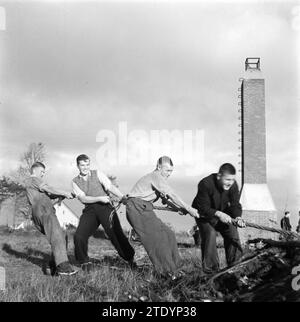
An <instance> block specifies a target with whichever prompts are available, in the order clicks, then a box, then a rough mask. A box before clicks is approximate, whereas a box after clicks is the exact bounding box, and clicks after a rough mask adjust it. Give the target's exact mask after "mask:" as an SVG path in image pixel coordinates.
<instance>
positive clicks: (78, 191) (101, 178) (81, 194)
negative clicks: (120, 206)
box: [72, 170, 112, 198]
mask: <svg viewBox="0 0 300 322" xmlns="http://www.w3.org/2000/svg"><path fill="white" fill-rule="evenodd" d="M90 175H91V171H90V172H89V173H88V174H87V175H86V176H82V175H80V174H79V176H80V177H81V178H83V179H84V180H86V179H85V178H87V177H89V176H90ZM97 176H98V179H99V181H100V183H101V184H102V185H103V187H104V189H105V190H107V191H110V190H111V186H112V183H111V181H110V179H109V178H108V177H107V175H106V174H104V173H103V172H101V171H99V170H97ZM72 190H73V193H74V194H75V196H76V197H77V198H78V197H84V196H85V195H86V194H85V192H84V191H82V190H81V189H80V188H79V187H78V185H77V184H76V183H75V182H74V181H72Z"/></svg>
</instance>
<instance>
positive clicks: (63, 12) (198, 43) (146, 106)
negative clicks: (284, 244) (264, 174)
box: [0, 1, 300, 227]
mask: <svg viewBox="0 0 300 322" xmlns="http://www.w3.org/2000/svg"><path fill="white" fill-rule="evenodd" d="M0 5H1V6H2V7H4V8H5V11H6V29H5V30H2V31H0V48H1V51H0V67H1V69H0V70H1V72H0V86H1V92H0V97H1V100H0V101H1V105H0V113H1V114H0V118H1V119H0V122H1V124H0V135H1V143H0V171H1V174H3V173H6V172H8V171H10V170H12V169H14V168H15V167H16V166H17V165H18V160H19V156H20V154H21V153H22V152H23V151H24V150H25V149H26V147H27V146H28V145H29V143H31V142H43V143H44V144H45V145H46V147H47V165H48V167H49V171H48V175H47V179H48V181H49V182H52V183H57V184H59V185H60V186H63V187H69V186H70V180H71V179H72V176H74V175H75V174H76V166H75V162H74V159H75V157H76V156H77V155H78V154H80V153H87V154H89V155H90V156H91V158H92V161H93V164H94V166H95V165H96V163H97V162H96V161H97V158H96V156H97V151H99V148H100V147H101V144H100V143H99V142H96V137H97V133H98V132H99V131H100V130H110V131H114V133H116V134H118V124H119V122H127V126H128V132H130V131H133V130H137V129H141V130H144V131H146V133H150V131H151V130H163V129H165V130H174V129H177V130H179V131H181V132H183V131H184V130H191V131H196V130H199V131H201V133H202V134H203V137H204V145H203V149H204V161H203V162H204V163H203V167H202V171H201V173H200V174H197V175H195V176H188V175H187V173H186V171H185V165H184V164H182V165H179V166H178V167H175V171H174V175H173V177H172V178H171V179H170V180H171V184H172V185H173V186H174V188H175V189H176V190H177V191H178V192H179V193H181V194H182V196H183V198H184V199H186V200H187V201H188V202H191V201H192V199H193V197H194V195H195V193H196V185H197V182H198V181H199V180H200V179H201V178H202V177H203V176H205V175H207V174H209V173H211V172H214V171H216V170H217V168H218V167H219V165H220V164H221V163H224V162H232V163H233V164H234V165H235V166H236V167H237V168H238V167H239V165H238V161H239V157H238V154H239V150H238V146H239V142H238V139H239V137H238V131H239V128H238V123H239V121H238V116H239V115H238V105H237V103H238V87H239V85H240V82H239V78H240V77H242V76H243V75H244V61H245V58H246V57H251V56H252V57H253V56H254V57H261V69H262V72H263V77H264V78H265V82H266V83H265V84H266V89H265V90H266V126H267V170H268V180H269V184H270V189H271V192H272V194H273V198H274V201H275V204H276V206H277V208H278V209H279V210H280V211H282V210H283V208H284V207H285V203H286V200H287V201H288V208H289V209H290V210H291V211H292V212H293V213H294V218H293V221H294V222H295V220H296V215H295V212H296V211H298V209H300V202H299V198H300V189H299V185H298V181H299V177H298V176H297V174H298V172H297V170H298V169H297V165H298V164H299V155H298V154H297V151H298V150H299V149H298V147H299V146H298V144H297V135H298V128H299V120H298V107H299V106H298V105H299V91H298V88H297V86H298V87H299V84H298V83H297V79H298V76H299V73H298V67H299V64H298V61H297V56H299V50H298V49H297V38H299V33H300V30H299V29H300V24H297V22H299V21H298V20H297V19H298V16H297V13H298V11H299V16H300V10H298V9H299V7H298V6H297V2H287V1H284V2H283V1H282V2H278V1H277V2H264V3H258V2H253V1H252V2H250V3H245V2H241V1H239V2H232V3H229V2H223V3H217V2H213V1H209V2H207V3H206V2H195V1H194V2H191V3H186V2H178V3H174V2H171V1H165V2H160V1H156V2H125V1H121V2H100V1H98V2H89V3H79V2H75V3H72V2H70V1H65V2H56V3H52V2H44V1H40V2H26V3H24V2H14V1H9V2H4V1H0ZM298 5H299V4H298ZM297 8H298V9H297ZM297 26H299V28H297ZM298 142H299V141H298ZM129 153H130V152H129ZM173 158H174V163H175V166H176V161H177V158H178V156H176V155H174V156H173ZM98 161H99V160H98ZM178 162H179V161H178ZM179 163H180V162H179ZM153 168H154V164H151V162H149V163H148V164H145V165H141V166H134V165H131V164H125V165H118V164H116V165H111V164H110V165H109V164H106V163H105V162H104V163H103V170H104V171H106V172H110V173H114V174H115V175H117V176H118V181H119V184H120V188H121V189H122V190H123V191H124V192H128V191H129V190H130V188H131V186H132V185H133V184H134V183H135V181H136V180H137V179H138V178H139V176H141V175H143V174H145V173H147V172H149V171H151V170H152V169H153ZM180 220H181V219H180ZM178 222H180V223H182V225H183V226H184V227H187V226H189V225H190V223H191V222H192V221H189V220H185V221H184V222H183V221H178Z"/></svg>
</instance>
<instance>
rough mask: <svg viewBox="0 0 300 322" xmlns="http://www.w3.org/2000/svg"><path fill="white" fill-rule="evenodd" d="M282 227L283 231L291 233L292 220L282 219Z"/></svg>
mask: <svg viewBox="0 0 300 322" xmlns="http://www.w3.org/2000/svg"><path fill="white" fill-rule="evenodd" d="M280 226H281V229H283V230H287V231H291V230H292V225H291V223H290V218H289V217H285V216H284V217H283V218H281V221H280Z"/></svg>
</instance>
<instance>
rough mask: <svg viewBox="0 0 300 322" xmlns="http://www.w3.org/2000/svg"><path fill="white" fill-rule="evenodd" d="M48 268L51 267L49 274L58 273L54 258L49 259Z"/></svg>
mask: <svg viewBox="0 0 300 322" xmlns="http://www.w3.org/2000/svg"><path fill="white" fill-rule="evenodd" d="M48 269H49V275H51V276H54V275H55V274H56V269H57V268H56V264H55V261H54V260H53V259H52V260H50V261H49V263H48ZM48 269H47V273H48Z"/></svg>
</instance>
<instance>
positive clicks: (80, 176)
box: [78, 170, 91, 179]
mask: <svg viewBox="0 0 300 322" xmlns="http://www.w3.org/2000/svg"><path fill="white" fill-rule="evenodd" d="M90 176H91V170H90V171H89V172H88V174H87V175H86V176H83V175H81V174H80V172H79V175H78V177H79V178H81V179H84V178H87V177H90Z"/></svg>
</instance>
